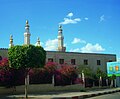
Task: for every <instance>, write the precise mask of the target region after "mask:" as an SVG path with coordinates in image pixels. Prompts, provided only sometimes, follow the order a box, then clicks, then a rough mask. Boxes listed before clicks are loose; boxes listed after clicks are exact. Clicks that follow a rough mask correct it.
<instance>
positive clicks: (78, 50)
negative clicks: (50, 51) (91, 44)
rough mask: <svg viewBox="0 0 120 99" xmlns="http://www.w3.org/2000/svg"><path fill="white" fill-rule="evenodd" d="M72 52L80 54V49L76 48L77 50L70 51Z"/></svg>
mask: <svg viewBox="0 0 120 99" xmlns="http://www.w3.org/2000/svg"><path fill="white" fill-rule="evenodd" d="M70 52H80V49H79V48H76V49H70Z"/></svg>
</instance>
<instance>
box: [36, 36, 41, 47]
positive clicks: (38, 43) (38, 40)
mask: <svg viewBox="0 0 120 99" xmlns="http://www.w3.org/2000/svg"><path fill="white" fill-rule="evenodd" d="M36 46H40V38H39V37H38V39H37V43H36Z"/></svg>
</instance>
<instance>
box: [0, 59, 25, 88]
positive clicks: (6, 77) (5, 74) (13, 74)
mask: <svg viewBox="0 0 120 99" xmlns="http://www.w3.org/2000/svg"><path fill="white" fill-rule="evenodd" d="M22 84H24V70H22V69H13V68H10V67H9V62H8V59H7V58H3V59H2V60H1V61H0V85H1V86H6V87H12V86H16V85H22Z"/></svg>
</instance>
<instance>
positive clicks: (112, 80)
mask: <svg viewBox="0 0 120 99" xmlns="http://www.w3.org/2000/svg"><path fill="white" fill-rule="evenodd" d="M115 79H116V75H115V74H112V76H110V80H111V84H110V87H113V84H114V80H115ZM115 86H116V83H115Z"/></svg>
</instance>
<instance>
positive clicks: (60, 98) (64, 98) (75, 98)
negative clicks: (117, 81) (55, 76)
mask: <svg viewBox="0 0 120 99" xmlns="http://www.w3.org/2000/svg"><path fill="white" fill-rule="evenodd" d="M116 92H120V90H114V91H108V92H99V93H95V94H88V95H81V96H73V97H63V98H62V97H59V98H52V99H84V98H90V97H95V96H100V95H105V94H111V93H116Z"/></svg>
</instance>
